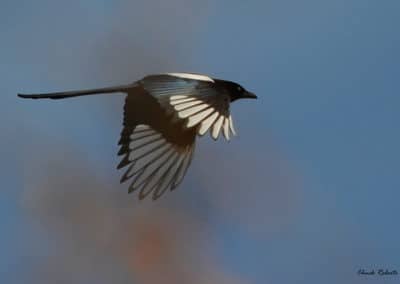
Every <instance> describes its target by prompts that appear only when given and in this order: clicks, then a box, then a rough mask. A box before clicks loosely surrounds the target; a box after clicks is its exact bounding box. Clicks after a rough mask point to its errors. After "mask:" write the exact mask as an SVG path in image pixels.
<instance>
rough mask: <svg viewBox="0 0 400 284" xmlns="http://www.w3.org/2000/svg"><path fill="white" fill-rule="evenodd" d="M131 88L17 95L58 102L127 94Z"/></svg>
mask: <svg viewBox="0 0 400 284" xmlns="http://www.w3.org/2000/svg"><path fill="white" fill-rule="evenodd" d="M133 87H134V85H133V84H131V85H122V86H114V87H108V88H99V89H88V90H80V91H69V92H57V93H46V94H18V97H20V98H24V99H53V100H58V99H65V98H72V97H79V96H87V95H97V94H109V93H119V92H127V91H128V90H129V89H131V88H133Z"/></svg>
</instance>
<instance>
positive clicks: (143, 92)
mask: <svg viewBox="0 0 400 284" xmlns="http://www.w3.org/2000/svg"><path fill="white" fill-rule="evenodd" d="M116 92H122V93H126V94H127V96H126V99H125V106H124V121H123V130H122V133H121V138H120V141H119V145H120V150H119V152H118V155H122V156H123V158H122V160H121V162H120V164H119V165H118V169H120V168H124V167H127V170H126V171H125V173H124V174H123V176H122V178H121V183H122V182H125V181H128V180H130V182H131V183H130V186H129V192H132V191H134V190H139V198H140V199H142V198H145V197H146V196H147V195H149V194H151V193H152V194H153V199H157V198H158V197H160V196H161V195H162V194H163V193H164V192H165V191H166V190H167V189H171V190H173V189H174V188H176V186H178V184H179V183H180V182H181V181H182V179H183V177H184V175H185V173H186V170H187V168H188V167H189V165H190V162H191V159H192V154H193V151H194V147H195V140H196V135H200V136H201V135H204V134H205V133H206V132H207V131H209V132H210V134H211V136H212V137H213V138H214V139H217V138H218V136H219V135H220V133H221V132H222V133H223V135H224V136H225V138H226V139H227V140H229V139H230V136H231V134H235V130H234V128H233V123H232V117H231V115H230V111H229V105H230V103H231V102H233V101H235V100H236V99H240V98H256V96H255V95H254V94H252V93H250V92H247V91H246V90H245V89H244V88H243V87H241V86H240V85H238V84H236V83H234V82H230V81H224V80H218V79H213V78H211V77H208V76H206V75H199V74H192V73H167V74H159V75H149V76H146V77H144V78H143V79H141V80H139V81H137V82H135V83H133V84H129V85H122V86H116V87H109V88H101V89H91V90H82V91H71V92H59V93H49V94H30V95H22V94H20V95H18V96H20V97H22V98H32V99H42V98H50V99H63V98H70V97H77V96H83V95H92V94H101V93H116Z"/></svg>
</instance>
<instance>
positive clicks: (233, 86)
mask: <svg viewBox="0 0 400 284" xmlns="http://www.w3.org/2000/svg"><path fill="white" fill-rule="evenodd" d="M216 83H217V84H219V85H222V86H223V88H224V89H225V90H226V91H227V92H228V94H229V96H230V97H231V102H233V101H236V100H238V99H257V96H256V95H255V94H253V93H251V92H249V91H247V90H246V89H245V88H243V87H242V86H240V85H239V84H237V83H235V82H231V81H225V80H216Z"/></svg>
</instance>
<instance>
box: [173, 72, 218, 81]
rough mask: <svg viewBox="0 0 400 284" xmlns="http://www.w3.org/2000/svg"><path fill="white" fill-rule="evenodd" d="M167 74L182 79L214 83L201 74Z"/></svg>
mask: <svg viewBox="0 0 400 284" xmlns="http://www.w3.org/2000/svg"><path fill="white" fill-rule="evenodd" d="M166 74H167V75H169V76H174V77H178V78H182V79H190V80H198V81H207V82H214V80H213V79H212V78H210V77H208V76H206V75H201V74H193V73H166Z"/></svg>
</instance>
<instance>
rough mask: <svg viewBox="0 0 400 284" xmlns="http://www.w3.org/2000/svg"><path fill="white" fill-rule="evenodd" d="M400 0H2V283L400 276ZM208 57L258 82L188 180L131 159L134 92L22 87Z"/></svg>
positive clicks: (190, 68) (119, 79)
mask: <svg viewBox="0 0 400 284" xmlns="http://www.w3.org/2000/svg"><path fill="white" fill-rule="evenodd" d="M399 11H400V2H399V1H395V0H385V1H373V0H368V1H365V0H350V1H349V0H346V1H344V0H335V1H325V0H323V1H321V0H318V1H317V0H304V1H294V0H291V1H289V0H279V1H278V0H267V1H236V0H230V1H222V0H221V1H184V0H171V1H162V0H157V1H155V0H153V1H127V0H115V1H105V0H96V1H94V0H87V1H75V0H71V1H54V0H52V1H50V0H38V1H27V0H26V1H22V0H19V1H11V0H2V1H1V4H0V36H1V45H0V78H1V84H0V93H1V103H0V118H1V122H0V128H1V133H2V134H1V139H0V153H1V157H2V159H1V162H0V172H1V179H2V186H1V189H2V190H1V191H2V197H1V198H0V224H1V227H2V228H1V237H0V251H1V254H0V280H1V282H2V283H100V284H102V283H145V284H146V283H152V284H153V283H154V284H157V283H163V284H165V283H195V284H197V283H199V284H200V283H223V284H225V283H237V284H242V283H256V284H258V283H259V284H264V283H398V281H399V277H400V276H399V275H398V276H385V277H379V276H359V275H357V271H358V270H359V269H366V270H369V269H379V268H385V269H386V268H387V269H389V270H394V269H396V270H397V271H398V272H399V273H400V244H399V239H400V227H399V226H398V218H399V216H400V206H399V200H400V192H399V189H400V181H399V180H400V179H399V161H400V151H399V149H398V145H400V134H399V127H398V124H399V121H400V112H399V107H400V97H399V90H400V87H399V74H400V70H399V68H400V67H399V66H400V53H399V51H400V33H399V26H400V17H399ZM184 71H187V72H196V73H206V74H210V75H211V76H214V77H217V78H224V79H229V80H232V81H236V82H239V83H240V84H242V85H243V86H245V87H246V88H247V89H249V90H250V91H252V92H254V93H256V94H257V95H258V97H259V99H258V100H257V101H244V100H243V101H238V102H235V104H234V105H233V106H232V112H233V118H234V123H235V126H236V129H237V131H238V134H239V136H238V137H236V138H235V139H233V140H232V141H231V142H229V143H226V142H225V141H218V142H217V143H215V142H214V141H212V139H210V138H209V137H206V138H204V139H199V141H198V144H197V149H196V153H195V156H194V160H193V163H192V166H191V167H190V169H189V171H188V174H187V176H186V178H185V180H184V182H183V183H182V184H181V185H180V187H179V190H177V191H174V192H173V193H169V194H166V195H165V196H163V198H161V199H160V200H158V201H157V202H152V201H150V200H145V201H143V202H139V201H138V200H137V196H136V195H134V194H132V195H128V194H127V188H126V185H120V184H119V183H118V182H119V175H120V174H121V172H118V171H117V170H115V166H116V165H117V163H118V161H119V160H118V157H117V156H116V152H117V150H118V148H117V145H116V143H117V141H118V139H119V134H120V131H121V121H122V107H123V102H124V97H123V95H115V96H98V97H87V98H86V97H82V98H79V99H71V100H62V101H23V100H20V99H17V97H16V94H17V93H18V92H25V93H34V92H50V91H61V90H73V89H80V88H92V87H103V86H108V85H114V84H125V83H129V82H133V81H136V80H138V79H140V78H141V77H142V76H144V75H146V74H151V73H162V72H184Z"/></svg>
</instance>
